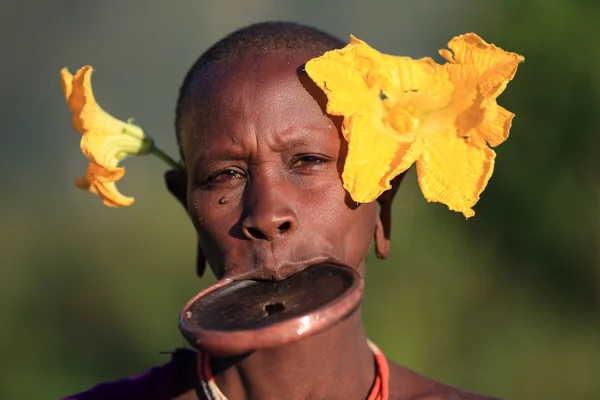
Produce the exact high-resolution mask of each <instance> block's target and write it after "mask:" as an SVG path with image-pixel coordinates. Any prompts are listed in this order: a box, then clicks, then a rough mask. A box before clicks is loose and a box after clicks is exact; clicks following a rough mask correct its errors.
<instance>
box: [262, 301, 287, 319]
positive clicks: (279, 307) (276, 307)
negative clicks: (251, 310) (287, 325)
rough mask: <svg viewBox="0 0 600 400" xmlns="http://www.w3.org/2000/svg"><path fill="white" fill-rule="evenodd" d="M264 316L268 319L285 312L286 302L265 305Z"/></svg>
mask: <svg viewBox="0 0 600 400" xmlns="http://www.w3.org/2000/svg"><path fill="white" fill-rule="evenodd" d="M262 309H263V315H264V316H265V317H268V316H269V315H273V314H277V313H279V312H282V311H284V310H285V301H279V302H274V303H269V304H265V305H264V306H263V307H262Z"/></svg>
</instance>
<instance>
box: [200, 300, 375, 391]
mask: <svg viewBox="0 0 600 400" xmlns="http://www.w3.org/2000/svg"><path fill="white" fill-rule="evenodd" d="M211 364H212V370H213V375H214V378H215V382H216V384H217V385H218V386H219V388H220V390H221V391H222V392H223V394H224V395H225V396H226V397H227V398H229V399H248V400H252V399H276V398H281V394H282V393H285V394H286V399H290V400H296V399H298V400H301V399H302V400H303V399H315V400H316V399H348V400H353V399H356V400H364V399H366V398H367V396H368V393H369V391H370V389H371V387H372V385H373V381H374V379H375V361H374V358H373V353H372V351H371V350H370V349H369V347H368V344H367V340H366V337H365V333H364V329H363V326H362V322H361V319H360V309H358V310H356V311H355V312H354V313H353V315H351V316H350V317H348V318H347V319H346V320H344V321H342V322H340V323H339V324H337V325H336V326H334V327H332V328H330V329H328V330H326V331H324V332H320V333H318V334H315V335H312V336H309V337H307V338H305V339H302V340H299V341H297V342H294V343H290V344H288V345H285V346H281V347H278V348H273V349H266V350H259V351H255V352H253V353H250V354H247V355H244V356H238V357H230V358H214V359H212V362H211Z"/></svg>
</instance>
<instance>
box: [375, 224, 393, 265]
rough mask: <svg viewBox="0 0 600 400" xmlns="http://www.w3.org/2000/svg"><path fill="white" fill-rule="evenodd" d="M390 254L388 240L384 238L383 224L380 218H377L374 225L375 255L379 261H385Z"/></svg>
mask: <svg viewBox="0 0 600 400" xmlns="http://www.w3.org/2000/svg"><path fill="white" fill-rule="evenodd" d="M389 254H390V239H388V238H386V237H385V233H384V229H383V222H382V221H381V217H380V216H377V224H376V225H375V255H376V256H377V258H379V259H380V260H385V259H386V258H388V255H389Z"/></svg>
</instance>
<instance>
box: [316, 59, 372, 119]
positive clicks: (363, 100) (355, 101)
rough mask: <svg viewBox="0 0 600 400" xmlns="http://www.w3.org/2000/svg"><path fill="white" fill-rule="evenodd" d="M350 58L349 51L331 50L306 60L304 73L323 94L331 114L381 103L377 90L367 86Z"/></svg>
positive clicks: (353, 112) (357, 109)
mask: <svg viewBox="0 0 600 400" xmlns="http://www.w3.org/2000/svg"><path fill="white" fill-rule="evenodd" d="M352 58H353V55H352V54H351V53H347V52H343V51H342V50H332V51H329V52H327V53H325V54H324V55H323V56H321V57H318V58H314V59H312V60H310V61H308V62H307V63H306V66H305V70H306V73H307V74H308V75H309V76H310V78H311V79H312V80H313V81H314V82H315V83H316V84H317V86H319V88H320V89H321V90H323V92H324V93H325V94H326V95H327V112H328V113H329V114H331V115H352V114H356V113H359V112H373V111H374V110H376V108H377V106H378V104H377V103H381V100H380V98H379V90H378V89H377V88H369V87H368V86H367V83H366V82H365V80H364V78H363V75H362V74H361V73H360V71H359V70H357V69H355V68H352V66H351V64H352V60H351V59H352ZM348 64H350V67H349V65H348Z"/></svg>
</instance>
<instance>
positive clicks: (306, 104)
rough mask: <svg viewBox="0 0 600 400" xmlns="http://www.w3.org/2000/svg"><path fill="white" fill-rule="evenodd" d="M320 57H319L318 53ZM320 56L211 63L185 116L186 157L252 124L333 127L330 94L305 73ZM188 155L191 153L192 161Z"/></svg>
mask: <svg viewBox="0 0 600 400" xmlns="http://www.w3.org/2000/svg"><path fill="white" fill-rule="evenodd" d="M312 53H314V52H312ZM318 55H319V54H311V52H294V53H290V52H286V51H274V52H270V53H268V54H264V53H256V52H247V53H244V54H241V55H239V56H235V57H231V58H228V59H226V60H219V61H215V62H213V63H211V64H210V65H209V66H207V67H206V68H204V70H203V71H202V72H201V73H199V74H198V75H197V76H196V78H195V80H194V82H193V84H192V90H191V91H190V94H189V97H188V100H187V104H186V106H185V107H184V110H183V112H182V115H181V121H180V122H181V123H180V124H179V126H180V132H179V134H180V139H181V143H182V146H183V147H184V152H185V153H188V152H190V151H193V149H198V144H199V142H204V143H207V142H211V141H215V140H219V138H220V137H221V136H222V135H221V134H222V133H226V131H229V130H237V129H241V128H243V127H241V126H239V125H240V124H242V125H243V124H246V125H252V128H253V129H257V128H260V127H261V125H262V126H263V127H265V128H267V129H272V128H273V127H274V126H275V125H279V126H280V128H282V126H283V125H285V124H287V125H290V127H291V126H294V125H298V124H304V125H306V124H308V125H310V124H311V123H313V124H327V125H330V120H329V119H328V117H327V116H326V115H325V113H324V111H323V110H324V106H325V101H326V100H325V99H326V98H325V95H324V94H323V93H322V92H321V91H320V90H319V89H318V87H317V86H316V85H315V84H314V83H313V82H312V81H311V80H310V78H308V76H307V75H306V73H304V72H303V65H304V64H305V63H306V61H308V60H309V59H311V58H313V57H316V56H318ZM187 158H188V155H187V154H186V159H187Z"/></svg>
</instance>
